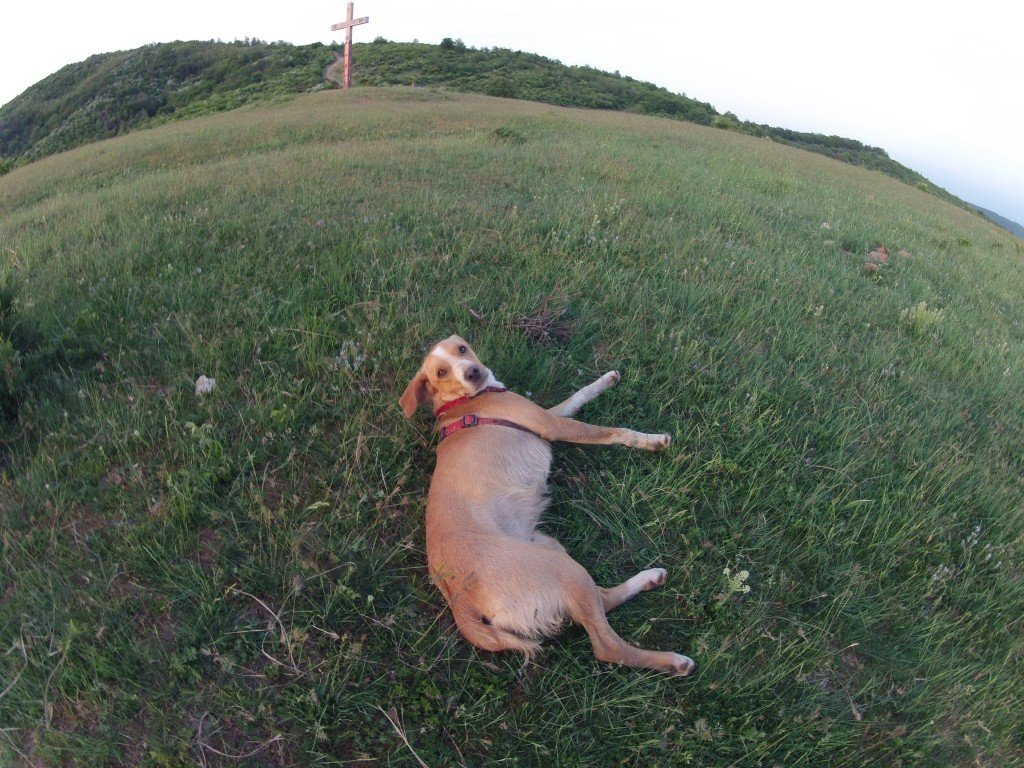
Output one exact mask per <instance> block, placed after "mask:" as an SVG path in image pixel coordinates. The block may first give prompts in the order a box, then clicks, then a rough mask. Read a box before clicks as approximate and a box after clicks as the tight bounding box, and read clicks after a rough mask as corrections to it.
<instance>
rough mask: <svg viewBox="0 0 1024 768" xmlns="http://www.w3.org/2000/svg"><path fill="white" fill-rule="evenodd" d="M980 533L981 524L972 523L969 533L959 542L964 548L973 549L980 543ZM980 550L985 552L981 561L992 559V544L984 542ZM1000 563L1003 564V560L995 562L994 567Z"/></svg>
mask: <svg viewBox="0 0 1024 768" xmlns="http://www.w3.org/2000/svg"><path fill="white" fill-rule="evenodd" d="M981 535H982V530H981V525H980V524H978V523H976V524H975V525H974V527H973V528H971V532H970V533H969V534H967V538H965V539H964V540H963V541H961V542H960V543H961V544H962V545H963V547H964V549H965V550H966V549H974V548H975V547H978V546H980V545H981ZM981 551H982V552H984V553H985V557H984V558H983V560H982V562H985V563H987V562H989V561H990V560H991V559H992V556H993V555H994V554H995V550H994V549H993V548H992V545H991V544H990V543H988V542H985V544H984V546H982V550H981ZM1002 564H1003V561H1002V560H1000V561H999V562H997V563H996V567H997V568H998V567H999V566H1001V565H1002Z"/></svg>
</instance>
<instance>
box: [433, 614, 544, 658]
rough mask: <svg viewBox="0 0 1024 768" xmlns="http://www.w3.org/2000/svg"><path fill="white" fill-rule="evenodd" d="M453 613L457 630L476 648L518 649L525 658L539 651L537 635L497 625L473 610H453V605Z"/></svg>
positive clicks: (493, 649)
mask: <svg viewBox="0 0 1024 768" xmlns="http://www.w3.org/2000/svg"><path fill="white" fill-rule="evenodd" d="M453 613H454V614H455V623H456V624H457V625H458V627H459V632H461V633H462V636H463V637H464V638H466V639H467V640H468V641H469V642H471V643H472V644H473V645H475V646H476V647H477V648H483V649H484V650H485V651H519V652H520V653H522V654H524V655H525V656H526V658H527V659H532V658H533V657H534V656H536V655H537V653H539V652H540V638H539V637H531V636H528V635H524V634H522V633H520V632H517V631H516V630H514V629H511V628H509V627H502V626H499V625H498V624H497V623H495V622H493V621H491V619H489V618H487V617H486V616H482V615H479V614H476V615H474V613H475V612H473V611H467V610H463V611H455V610H454V607H453Z"/></svg>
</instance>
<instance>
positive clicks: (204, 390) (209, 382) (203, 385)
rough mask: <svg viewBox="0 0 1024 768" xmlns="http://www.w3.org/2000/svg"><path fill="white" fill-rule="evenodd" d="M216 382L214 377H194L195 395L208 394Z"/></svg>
mask: <svg viewBox="0 0 1024 768" xmlns="http://www.w3.org/2000/svg"><path fill="white" fill-rule="evenodd" d="M216 383H217V380H216V379H211V378H208V377H206V376H200V377H199V378H198V379H196V394H197V395H208V394H210V393H211V392H212V391H213V387H214V385H215V384H216Z"/></svg>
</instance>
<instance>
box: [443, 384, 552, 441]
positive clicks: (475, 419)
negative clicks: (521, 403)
mask: <svg viewBox="0 0 1024 768" xmlns="http://www.w3.org/2000/svg"><path fill="white" fill-rule="evenodd" d="M487 392H508V389H506V388H505V387H485V388H483V389H481V390H480V391H479V392H477V393H476V394H475V395H465V396H464V397H460V398H457V399H456V400H452V401H450V402H447V403H445V404H444V405H442V406H441V407H440V408H438V409H437V410H436V411H434V416H436V417H437V418H439V419H440V418H441V414H443V413H444V412H445V411H447V410H450V409H452V408H454V407H455V406H457V405H462V404H463V403H467V402H469V401H470V400H472V399H473V398H474V397H478V396H479V395H483V394H486V393H487ZM487 424H497V425H498V426H501V427H511V428H512V429H518V430H520V431H521V432H529V433H530V434H531V435H536V434H537V433H536V432H534V431H533V430H532V429H527V428H526V427H524V426H523V425H522V424H516V423H515V422H514V421H509V420H508V419H495V418H491V417H490V416H477V415H476V414H475V413H467V414H466V415H465V416H463V417H462V418H461V419H459V420H458V421H453V422H452V423H451V424H446V425H445V426H443V427H441V429H440V430H439V431H438V438H437V442H438V443H440V442H441V441H442V440H444V439H445V438H446V437H448V435H450V434H452V433H453V432H458V431H459V430H460V429H469V428H470V427H481V426H484V425H487Z"/></svg>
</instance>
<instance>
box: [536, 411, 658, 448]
mask: <svg viewBox="0 0 1024 768" xmlns="http://www.w3.org/2000/svg"><path fill="white" fill-rule="evenodd" d="M540 435H541V437H543V438H544V439H545V440H548V441H550V442H554V441H556V440H560V441H562V442H566V443H589V444H598V445H613V444H617V445H626V446H629V447H630V448H643V449H644V450H647V451H661V450H664V449H665V448H668V446H669V444H671V442H672V437H671V436H670V435H665V434H661V435H649V434H647V433H646V432H635V431H633V430H632V429H624V428H622V427H599V426H597V425H596V424H587V423H585V422H582V421H576V420H575V419H567V418H565V417H563V416H552V417H551V418H550V419H548V420H547V424H546V425H545V429H544V430H543V431H541V432H540Z"/></svg>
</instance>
